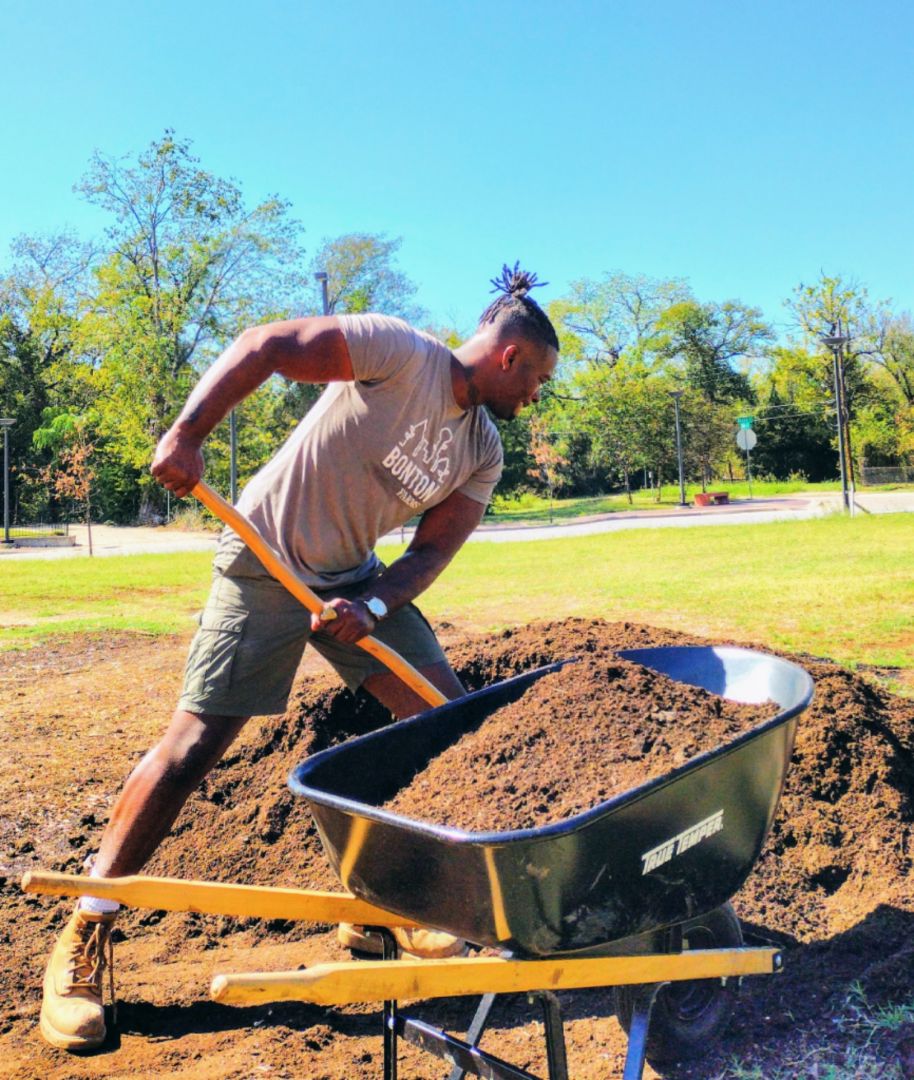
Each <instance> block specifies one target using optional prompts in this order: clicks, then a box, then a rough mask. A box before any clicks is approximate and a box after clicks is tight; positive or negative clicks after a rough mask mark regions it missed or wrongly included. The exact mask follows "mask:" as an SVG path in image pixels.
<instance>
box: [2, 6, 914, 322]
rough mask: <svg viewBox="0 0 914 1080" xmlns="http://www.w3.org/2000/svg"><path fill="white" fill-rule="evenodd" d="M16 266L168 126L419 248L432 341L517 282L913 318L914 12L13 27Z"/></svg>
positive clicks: (83, 11) (742, 11)
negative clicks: (867, 303)
mask: <svg viewBox="0 0 914 1080" xmlns="http://www.w3.org/2000/svg"><path fill="white" fill-rule="evenodd" d="M3 7H4V33H3V35H2V40H0V90H2V100H3V101H4V103H5V108H4V111H3V120H2V125H3V134H4V138H3V146H4V148H5V150H6V153H5V154H4V158H5V163H4V167H3V168H2V170H0V265H4V264H5V263H6V262H7V260H8V250H9V242H10V240H11V239H12V238H13V237H14V236H15V235H17V234H18V233H21V232H27V233H32V232H43V231H54V230H56V229H59V228H61V227H63V226H70V227H72V228H74V229H75V230H76V231H77V232H79V233H81V234H83V235H85V236H91V235H93V234H97V233H98V232H99V231H100V229H101V227H102V224H103V222H102V219H101V218H100V217H99V216H98V212H97V211H95V210H93V209H92V208H91V207H88V206H86V205H85V204H83V203H82V202H81V201H80V200H79V198H78V197H77V196H76V195H74V194H73V193H72V190H71V189H72V185H73V183H74V182H75V181H76V180H77V179H78V178H79V177H80V176H81V175H82V173H83V172H84V170H85V168H86V165H87V162H88V160H89V157H90V155H91V153H92V151H93V150H94V149H96V148H98V149H100V150H102V151H103V152H105V153H106V154H111V155H120V154H128V153H135V152H136V151H138V150H140V149H142V148H143V147H144V146H145V145H147V144H148V143H149V142H150V141H151V140H152V139H155V138H157V137H158V136H159V135H161V133H162V131H163V130H164V129H165V128H166V127H173V128H175V129H176V131H177V133H178V135H179V136H181V137H184V138H189V139H191V140H192V141H193V146H194V150H195V152H196V153H197V155H198V156H199V157H200V158H201V160H202V163H203V165H204V166H205V167H206V168H208V169H209V170H211V171H213V172H216V173H219V174H222V175H227V176H232V177H234V178H235V179H237V180H238V181H240V183H241V184H242V186H243V189H244V191H245V194H246V195H247V197H248V198H249V199H250V200H252V201H253V200H256V199H259V198H262V197H264V196H266V195H268V194H271V193H274V192H275V193H278V194H280V195H282V196H284V197H286V198H288V199H289V200H291V202H292V204H293V208H294V212H295V215H296V216H297V217H298V218H299V219H300V220H301V221H302V222H303V224H304V225H305V228H306V234H305V242H306V246H307V247H309V248H310V249H311V250H313V249H314V248H316V247H317V245H318V243H319V242H320V240H321V239H322V238H323V237H325V236H333V235H338V234H340V233H343V232H349V231H356V230H360V231H362V230H364V231H371V232H386V233H387V234H389V235H391V236H401V237H402V238H403V246H402V249H401V255H400V264H401V267H402V269H403V270H404V271H405V272H406V273H408V274H409V275H410V276H411V277H412V278H413V279H414V280H415V281H416V282H417V283H418V284H419V286H420V291H419V297H418V299H419V301H420V302H421V303H422V304H423V305H424V306H425V307H426V308H427V309H428V310H429V312H430V314H431V316H432V318H433V320H434V321H436V322H438V323H445V322H447V323H451V324H456V325H458V326H460V327H462V328H468V327H470V326H472V324H473V323H474V321H475V318H476V316H477V315H478V314H479V312H480V311H481V309H482V308H483V307H485V305H486V304H487V303H488V299H489V297H488V288H489V286H488V280H489V278H490V277H492V276H493V274H494V273H496V272H497V271H498V269H499V267H500V265H501V263H502V262H504V261H511V262H513V261H514V260H515V259H520V260H521V261H522V263H523V264H524V265H526V266H528V267H529V268H531V269H533V270H535V271H536V272H537V273H538V274H539V275H540V277H541V279H543V280H547V281H549V282H550V285H549V288H548V289H543V290H541V291H540V293H539V294H538V297H539V299H540V300H541V302H545V301H548V300H549V299H551V298H553V297H555V296H558V295H561V293H562V292H563V291H564V290H565V289H566V288H567V286H568V284H569V282H570V281H572V280H574V279H576V278H580V277H599V276H600V275H601V274H602V273H603V272H605V271H609V270H617V269H618V270H624V271H626V272H630V273H645V274H650V275H653V276H657V277H668V276H678V277H685V278H687V279H688V280H689V281H690V283H691V285H692V287H693V289H694V291H695V292H696V294H697V295H698V296H699V298H700V299H703V300H724V299H730V298H738V299H741V300H743V301H745V302H748V303H754V304H757V305H758V306H760V307H761V308H762V309H763V311H764V312H765V314H766V316H767V317H768V318H770V319H772V320H774V321H775V322H780V323H783V322H784V320H785V319H786V315H785V312H784V309H783V306H782V301H783V299H784V298H785V297H786V296H788V295H789V294H790V292H791V289H792V288H793V286H794V285H796V284H797V283H798V282H800V281H803V280H810V279H814V278H816V277H817V276H818V274H819V272H820V270H825V271H826V272H828V273H842V274H844V275H846V276H849V277H854V278H856V279H858V280H859V281H860V282H862V283H863V284H865V285H867V286H868V287H869V289H870V292H871V294H872V295H873V296H875V297H885V298H892V299H893V300H894V302H895V305H896V307H897V308H898V309H902V310H903V309H910V308H914V215H912V192H914V150H912V140H914V63H912V61H914V6H912V5H911V4H910V3H902V2H894V0H875V2H870V3H862V2H861V3H857V2H848V0H831V2H825V0H808V2H804V0H792V2H789V3H788V2H784V0H770V2H764V0H755V2H754V3H744V2H742V0H731V2H726V3H725V2H716V0H715V2H701V0H695V2H692V3H686V2H680V3H674V2H667V0H654V2H642V3H634V2H629V0H604V2H603V3H583V2H574V0H572V2H563V3H547V2H541V0H531V2H529V3H526V4H523V5H521V4H499V5H495V4H493V3H491V2H489V3H482V2H475V0H467V2H462V3H448V4H443V3H434V2H431V0H426V2H424V3H420V2H413V0H407V2H390V0H389V2H388V3H367V2H363V0H336V2H334V3H311V2H299V3H292V2H263V3H252V2H250V0H247V2H246V3H241V2H237V0H222V2H220V3H214V2H211V0H197V2H194V0H190V2H187V0H185V2H182V3H177V2H174V0H159V2H157V3H154V4H153V3H147V2H145V0H137V2H135V3H133V4H130V5H127V4H124V3H113V2H110V0H95V2H92V3H88V2H78V0H70V2H67V3H64V2H61V0H41V2H39V3H34V2H28V3H25V2H20V0H6V2H5V3H4V5H3Z"/></svg>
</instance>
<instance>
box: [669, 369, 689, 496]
mask: <svg viewBox="0 0 914 1080" xmlns="http://www.w3.org/2000/svg"><path fill="white" fill-rule="evenodd" d="M682 394H683V391H682V390H670V397H671V398H672V399H673V405H674V407H675V409H676V456H677V458H678V459H679V505H680V506H688V505H689V504H688V503H687V502H686V497H685V472H684V471H683V467H682V432H681V430H680V426H679V399H680V398H681V397H682Z"/></svg>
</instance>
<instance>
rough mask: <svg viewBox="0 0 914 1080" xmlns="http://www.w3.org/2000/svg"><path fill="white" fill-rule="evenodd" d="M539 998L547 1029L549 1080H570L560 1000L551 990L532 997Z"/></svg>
mask: <svg viewBox="0 0 914 1080" xmlns="http://www.w3.org/2000/svg"><path fill="white" fill-rule="evenodd" d="M531 997H538V998H539V999H540V1005H542V1007H543V1026H544V1027H545V1029H546V1060H547V1062H548V1063H549V1071H548V1073H547V1075H548V1077H549V1080H568V1060H567V1058H566V1056H565V1027H564V1024H563V1023H562V1010H561V1007H560V1006H559V999H558V998H557V997H556V996H555V994H553V993H551V992H550V991H549V990H540V991H539V992H538V993H536V994H533V995H531Z"/></svg>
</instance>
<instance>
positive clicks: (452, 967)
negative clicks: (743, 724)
mask: <svg viewBox="0 0 914 1080" xmlns="http://www.w3.org/2000/svg"><path fill="white" fill-rule="evenodd" d="M216 498H218V497H216ZM220 516H221V515H220ZM232 524H233V526H234V522H232ZM245 539H247V538H245ZM258 554H259V553H258ZM268 569H272V568H271V567H269V566H268ZM315 599H316V598H315ZM318 603H319V601H318ZM618 655H619V656H620V657H622V658H623V659H626V660H631V661H634V662H636V663H641V664H643V665H645V666H646V667H649V668H651V669H653V670H655V671H658V672H660V673H662V674H665V675H667V676H669V677H670V678H673V679H675V680H677V681H680V682H683V683H688V684H690V685H694V686H700V687H702V688H704V689H705V690H708V691H710V692H712V693H716V694H719V695H720V696H722V697H726V698H729V699H730V700H733V701H738V702H743V703H747V704H751V703H762V702H765V701H769V700H773V701H775V702H776V703H777V705H778V707H779V711H778V713H777V715H776V716H775V717H774V718H772V719H770V720H767V721H765V722H764V723H762V724H759V725H758V726H757V727H755V728H754V729H752V730H751V731H749V732H747V733H745V734H744V735H742V736H741V737H739V738H738V739H735V740H733V741H732V742H729V743H727V744H725V745H723V746H721V747H718V748H716V749H715V750H713V751H711V752H709V753H706V754H702V755H700V756H698V757H696V758H694V759H692V760H691V761H689V762H688V763H686V764H685V765H683V766H682V767H680V768H677V769H674V770H672V771H671V772H670V773H668V774H666V775H665V776H662V777H659V778H656V779H654V780H651V781H649V782H648V783H645V784H644V785H642V786H640V787H637V788H634V789H632V790H630V791H627V792H625V793H624V794H622V795H619V796H616V797H615V798H613V799H611V800H608V801H607V802H604V803H602V804H600V805H598V806H595V807H593V808H592V809H591V810H588V811H586V812H585V813H582V814H578V815H576V816H575V817H572V818H569V819H567V820H564V821H561V822H557V823H555V824H552V825H548V826H545V827H543V828H537V829H525V830H518V831H515V832H496V833H468V832H464V831H461V830H457V829H451V828H447V827H443V826H437V825H432V824H429V823H425V822H421V821H413V820H411V819H408V818H405V817H402V816H400V815H397V814H393V813H391V812H389V811H386V810H384V809H382V805H383V803H385V802H386V801H387V800H388V799H390V798H391V797H392V796H393V795H394V794H396V792H397V791H398V790H400V789H401V788H402V787H403V786H405V785H406V784H408V783H409V782H410V780H411V779H412V777H413V776H414V775H415V773H416V772H417V771H418V770H420V769H422V768H423V767H424V766H425V765H426V764H427V763H428V762H429V761H430V760H431V759H432V758H433V757H434V756H435V755H437V754H439V753H441V752H442V750H444V749H445V748H446V747H447V746H449V745H451V744H452V743H453V742H454V741H456V740H457V739H458V738H460V736H461V735H463V734H464V733H465V732H467V731H470V730H472V729H473V728H474V727H476V726H478V725H479V724H480V723H482V721H483V720H484V719H485V718H486V717H487V716H488V715H489V714H490V713H491V712H493V711H495V710H496V709H498V708H500V707H502V706H503V705H506V704H508V703H509V702H512V701H515V700H517V699H518V698H519V697H520V696H521V695H522V694H523V693H524V691H525V690H526V689H527V688H528V687H529V686H530V685H531V684H532V683H533V682H535V681H536V680H537V679H539V678H542V677H543V676H544V675H546V674H548V673H549V672H551V671H555V670H557V669H558V668H559V667H561V666H562V663H559V664H553V665H549V666H547V667H544V668H540V669H538V670H536V671H533V672H529V673H526V674H524V675H521V676H518V677H516V678H514V679H511V680H508V681H506V682H503V683H499V684H497V685H496V686H493V687H489V688H487V689H484V690H480V691H478V692H476V693H473V694H470V695H468V696H467V697H464V698H461V699H459V700H458V701H454V702H449V703H446V704H443V705H438V706H437V707H435V708H432V709H431V710H429V711H427V712H423V713H421V714H420V715H418V716H415V717H412V718H411V719H409V720H404V721H401V722H399V723H395V724H392V725H390V726H388V727H386V728H383V729H381V730H380V731H376V732H372V733H370V734H368V735H364V736H361V737H360V738H357V739H353V740H350V741H349V742H347V743H344V744H343V745H341V746H338V747H334V748H331V749H329V750H325V751H323V752H322V753H319V754H317V755H315V756H314V757H313V758H310V759H309V760H307V761H306V762H304V763H303V764H302V765H300V766H299V767H298V768H296V769H295V770H294V771H293V773H292V775H291V777H290V780H289V782H290V786H291V788H292V790H293V791H294V792H296V793H297V794H299V795H301V796H302V797H304V798H305V799H306V800H307V801H308V803H309V806H310V808H311V811H312V813H313V815H314V818H315V821H316V823H317V826H318V830H319V834H320V837H321V841H322V843H323V845H324V848H325V851H326V853H327V855H328V857H329V859H330V861H331V863H332V864H333V866H334V868H335V869H336V871H337V873H338V874H339V876H340V879H341V881H342V883H343V885H344V886H345V887H346V889H347V890H349V892H347V893H342V894H334V893H326V892H320V893H318V892H312V891H309V890H295V889H272V888H268V887H253V886H241V885H228V884H216V883H210V882H186V881H173V880H168V879H155V878H144V877H140V876H137V877H133V878H123V879H99V878H93V879H91V884H90V883H89V880H87V879H86V878H81V877H77V876H72V875H63V874H40V873H33V874H29V875H26V879H25V880H24V882H23V887H24V888H26V889H27V890H28V891H32V892H45V893H53V894H57V895H80V894H81V893H86V892H89V893H91V894H93V895H98V896H110V897H111V898H113V899H118V900H120V901H121V902H123V903H128V904H135V905H138V906H149V907H155V908H160V909H165V910H192V911H205V912H214V913H220V914H244V915H260V916H262V917H265V918H277V917H282V918H303V919H314V920H316V921H322V922H328V921H329V922H334V921H351V922H358V923H361V924H363V925H365V926H366V927H368V928H370V929H371V930H372V931H373V932H376V933H377V934H378V935H379V936H380V938H381V941H382V947H383V953H384V959H382V960H380V961H368V962H364V961H353V962H344V963H328V964H320V965H317V966H315V967H312V968H310V969H307V970H304V971H298V970H296V971H289V972H270V973H251V974H238V975H220V976H217V978H216V979H214V981H213V985H212V988H211V993H212V996H213V997H214V998H215V999H216V1000H217V1001H222V1002H225V1003H231V1004H251V1003H255V1002H266V1001H276V1000H290V999H294V1000H303V1001H310V1002H314V1003H318V1004H324V1005H334V1004H349V1003H355V1002H366V1001H367V1002H382V1003H383V1034H384V1077H385V1080H395V1078H396V1075H397V1040H398V1039H399V1038H401V1037H402V1038H405V1039H406V1040H408V1041H410V1042H412V1043H414V1044H416V1045H419V1046H421V1047H422V1048H423V1049H425V1050H427V1051H429V1052H430V1053H432V1054H435V1055H437V1056H439V1057H441V1058H443V1059H445V1060H446V1061H448V1062H449V1063H450V1064H451V1065H452V1067H453V1071H452V1072H451V1077H452V1080H456V1078H459V1077H462V1076H464V1075H465V1074H467V1073H469V1074H472V1075H476V1076H483V1077H490V1078H493V1080H533V1078H532V1077H531V1074H529V1073H527V1072H525V1071H523V1070H522V1069H519V1068H517V1067H515V1066H512V1065H511V1064H509V1063H507V1062H504V1061H501V1060H500V1059H498V1058H496V1057H494V1056H493V1055H491V1054H487V1053H484V1052H483V1051H482V1050H480V1048H479V1045H478V1043H479V1040H480V1038H481V1036H482V1033H483V1031H484V1028H485V1025H486V1023H487V1020H488V1016H489V1013H490V1010H491V1008H492V1005H493V1002H494V1000H495V996H496V995H498V994H505V993H523V992H526V993H529V994H532V995H533V996H535V997H537V998H538V999H539V1001H540V1003H541V1005H542V1007H543V1012H544V1020H545V1036H546V1049H547V1060H548V1075H549V1078H550V1080H565V1078H566V1077H567V1067H566V1063H565V1051H564V1038H563V1031H562V1020H561V1012H560V1008H559V1004H558V999H557V998H556V996H555V991H558V990H563V989H579V988H587V987H613V988H614V995H615V1002H616V1010H617V1014H618V1016H619V1019H620V1021H621V1023H622V1025H623V1027H624V1028H626V1030H627V1031H628V1035H629V1042H628V1051H627V1056H626V1062H625V1068H624V1073H623V1080H638V1078H639V1077H641V1076H642V1074H643V1068H644V1063H645V1060H646V1059H647V1058H650V1059H651V1060H652V1061H655V1062H663V1061H667V1060H670V1059H674V1058H680V1057H688V1056H692V1055H694V1054H695V1053H697V1052H698V1051H700V1050H703V1049H706V1048H707V1047H708V1046H709V1045H710V1044H711V1042H712V1041H713V1039H714V1038H715V1037H716V1035H718V1034H719V1033H720V1031H721V1030H722V1028H723V1026H724V1025H725V1024H726V1022H727V1019H728V1017H729V1012H730V1008H731V1005H732V999H733V995H734V992H735V989H736V987H737V986H738V983H739V981H740V980H741V978H742V976H744V975H751V974H771V973H773V972H776V971H778V970H779V969H780V967H781V963H782V958H781V954H780V951H779V950H778V949H776V948H768V947H764V948H747V947H744V946H743V942H742V935H741V932H740V926H739V923H738V921H737V920H736V918H735V916H734V915H733V912H732V910H731V909H730V907H729V905H728V903H727V901H728V900H729V898H730V897H732V896H733V894H734V893H735V892H736V891H737V890H738V889H739V888H740V886H741V885H742V884H743V882H744V881H745V879H746V877H747V876H748V875H749V873H750V872H751V869H752V866H753V865H754V863H755V861H756V859H757V858H758V855H759V853H760V851H761V848H762V845H763V844H764V841H765V838H766V836H767V834H768V831H769V829H770V827H771V822H772V820H773V817H774V813H775V810H776V807H777V802H778V799H779V797H780V793H781V790H782V788H783V783H784V778H785V775H786V770H787V767H788V764H789V761H790V755H791V751H792V747H793V740H794V735H795V731H796V724H797V718H798V716H799V714H800V713H801V712H802V710H803V709H804V708H805V707H806V706H807V705H808V703H809V701H810V700H811V697H812V680H811V679H810V677H809V675H808V674H807V673H806V672H805V671H803V669H802V668H800V667H798V666H797V665H795V664H792V663H790V662H788V661H786V660H783V659H780V658H777V657H773V656H769V655H766V654H763V653H759V652H755V651H751V650H746V649H739V648H711V647H676V648H657V649H636V650H628V651H624V652H620V653H619V654H618ZM398 659H399V658H398ZM567 662H573V661H565V662H563V663H567ZM416 674H417V673H416ZM417 692H420V688H417ZM427 700H428V698H427ZM417 925H418V926H431V927H434V928H436V929H441V930H446V931H449V932H451V933H453V934H456V935H458V936H460V937H463V938H465V939H467V940H468V941H469V942H472V943H473V944H475V945H479V946H490V947H493V948H494V949H496V950H497V951H498V955H494V956H478V955H477V956H470V957H466V958H452V959H446V960H410V959H401V960H399V961H398V962H397V963H390V962H389V960H390V959H391V958H393V957H394V956H396V953H397V947H396V942H395V939H394V938H393V935H392V934H391V933H390V928H391V927H396V926H417ZM477 995H478V996H480V997H481V1001H480V1003H479V1006H478V1008H477V1010H476V1014H475V1016H474V1018H473V1021H472V1023H471V1024H470V1025H469V1029H468V1032H467V1036H466V1039H465V1040H461V1039H457V1038H455V1037H453V1036H451V1035H448V1034H447V1033H445V1032H443V1031H440V1030H438V1029H436V1028H434V1027H431V1026H430V1025H428V1024H425V1023H423V1022H422V1021H420V1020H417V1019H414V1018H412V1017H409V1016H406V1015H404V1014H403V1013H402V1012H401V1010H400V1009H399V1006H398V1002H399V1001H401V1000H403V999H406V998H411V999H416V998H435V997H457V996H477Z"/></svg>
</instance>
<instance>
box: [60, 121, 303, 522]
mask: <svg viewBox="0 0 914 1080" xmlns="http://www.w3.org/2000/svg"><path fill="white" fill-rule="evenodd" d="M78 190H79V191H80V192H81V193H82V194H83V195H84V197H85V198H86V199H88V201H90V202H92V203H94V204H95V205H97V206H100V207H101V208H102V209H104V210H106V211H107V212H108V213H109V215H110V216H111V218H112V219H113V224H112V226H111V227H110V228H109V230H108V243H109V245H110V248H111V250H110V253H109V254H108V255H107V256H106V257H105V258H104V259H103V260H102V261H101V263H100V265H99V266H98V268H97V271H96V283H95V290H94V294H93V295H92V297H91V301H90V302H89V303H88V305H87V308H86V312H85V317H84V319H83V323H82V334H83V339H82V342H83V349H84V351H85V352H86V353H88V354H89V355H90V356H91V357H92V360H93V362H92V370H91V374H90V376H89V382H90V384H91V386H92V389H93V391H94V393H95V401H96V407H97V413H98V432H99V435H100V436H101V437H102V438H103V439H104V440H105V442H106V445H107V446H108V448H109V450H110V451H111V452H112V453H114V454H115V455H116V456H117V458H118V459H119V460H120V461H121V462H122V463H123V464H124V466H125V467H126V468H127V469H129V470H132V471H133V472H134V474H135V476H136V479H137V481H138V483H139V484H140V486H141V487H142V488H144V490H145V498H146V501H147V506H150V507H151V506H159V507H160V508H161V506H162V505H164V493H163V492H162V491H161V490H160V489H159V488H158V487H157V486H156V485H155V484H154V482H153V480H152V478H151V477H150V476H149V474H148V465H149V462H150V461H151V459H152V455H153V452H154V450H155V446H156V444H157V442H158V440H159V439H160V438H161V436H162V435H163V434H164V432H165V431H166V430H167V428H168V426H169V424H170V423H171V421H172V420H173V419H174V417H175V415H176V414H177V412H178V411H179V409H180V407H181V405H182V404H183V402H184V400H185V399H186V397H187V394H188V393H189V391H190V389H191V387H192V386H193V384H194V382H195V381H196V379H197V377H198V375H199V372H200V370H201V369H202V368H203V367H204V366H205V365H206V363H207V361H208V360H210V359H211V358H212V357H213V356H215V355H216V353H217V352H218V351H219V350H220V349H221V348H222V347H224V346H225V345H227V344H228V343H229V341H231V340H232V338H234V337H235V336H236V335H237V334H238V333H239V332H240V331H241V330H242V329H243V328H244V327H245V326H246V325H248V324H250V323H251V322H259V321H265V320H268V319H270V318H273V317H275V316H277V315H282V314H285V313H288V312H289V311H290V310H291V307H292V298H293V294H294V293H295V291H296V290H300V289H301V288H302V287H303V283H302V279H301V276H300V274H299V273H298V271H297V270H296V269H295V268H296V266H297V265H299V263H300V259H301V252H300V249H299V247H298V235H299V232H300V227H299V225H298V223H297V222H295V221H293V220H291V219H290V218H289V215H288V205H287V204H286V203H285V202H283V201H282V200H280V199H278V198H275V197H272V198H269V199H267V200H265V201H263V202H261V203H260V204H258V205H257V206H255V207H254V208H253V209H248V208H247V206H246V205H245V203H244V200H243V198H242V193H241V191H240V189H239V188H238V186H237V185H236V184H234V183H233V182H231V181H228V180H224V179H221V178H219V177H217V176H214V175H213V174H211V173H208V172H206V171H205V170H203V169H202V168H201V167H200V163H199V161H198V159H197V158H196V157H194V155H193V154H192V153H191V151H190V145H189V143H188V142H186V141H180V140H177V139H176V138H175V137H174V135H173V133H172V132H170V131H166V133H165V135H164V136H163V137H162V138H161V139H159V140H158V141H156V142H153V143H152V144H151V145H150V146H149V147H148V148H147V149H146V150H145V151H144V152H143V153H141V154H140V155H139V156H138V158H137V159H136V160H135V161H133V162H125V161H122V160H117V159H114V158H109V157H106V156H104V155H101V154H98V153H96V154H95V155H94V157H93V159H92V162H91V165H90V168H89V171H88V173H87V174H86V176H85V177H84V178H83V180H82V181H81V182H80V184H79V185H78Z"/></svg>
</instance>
